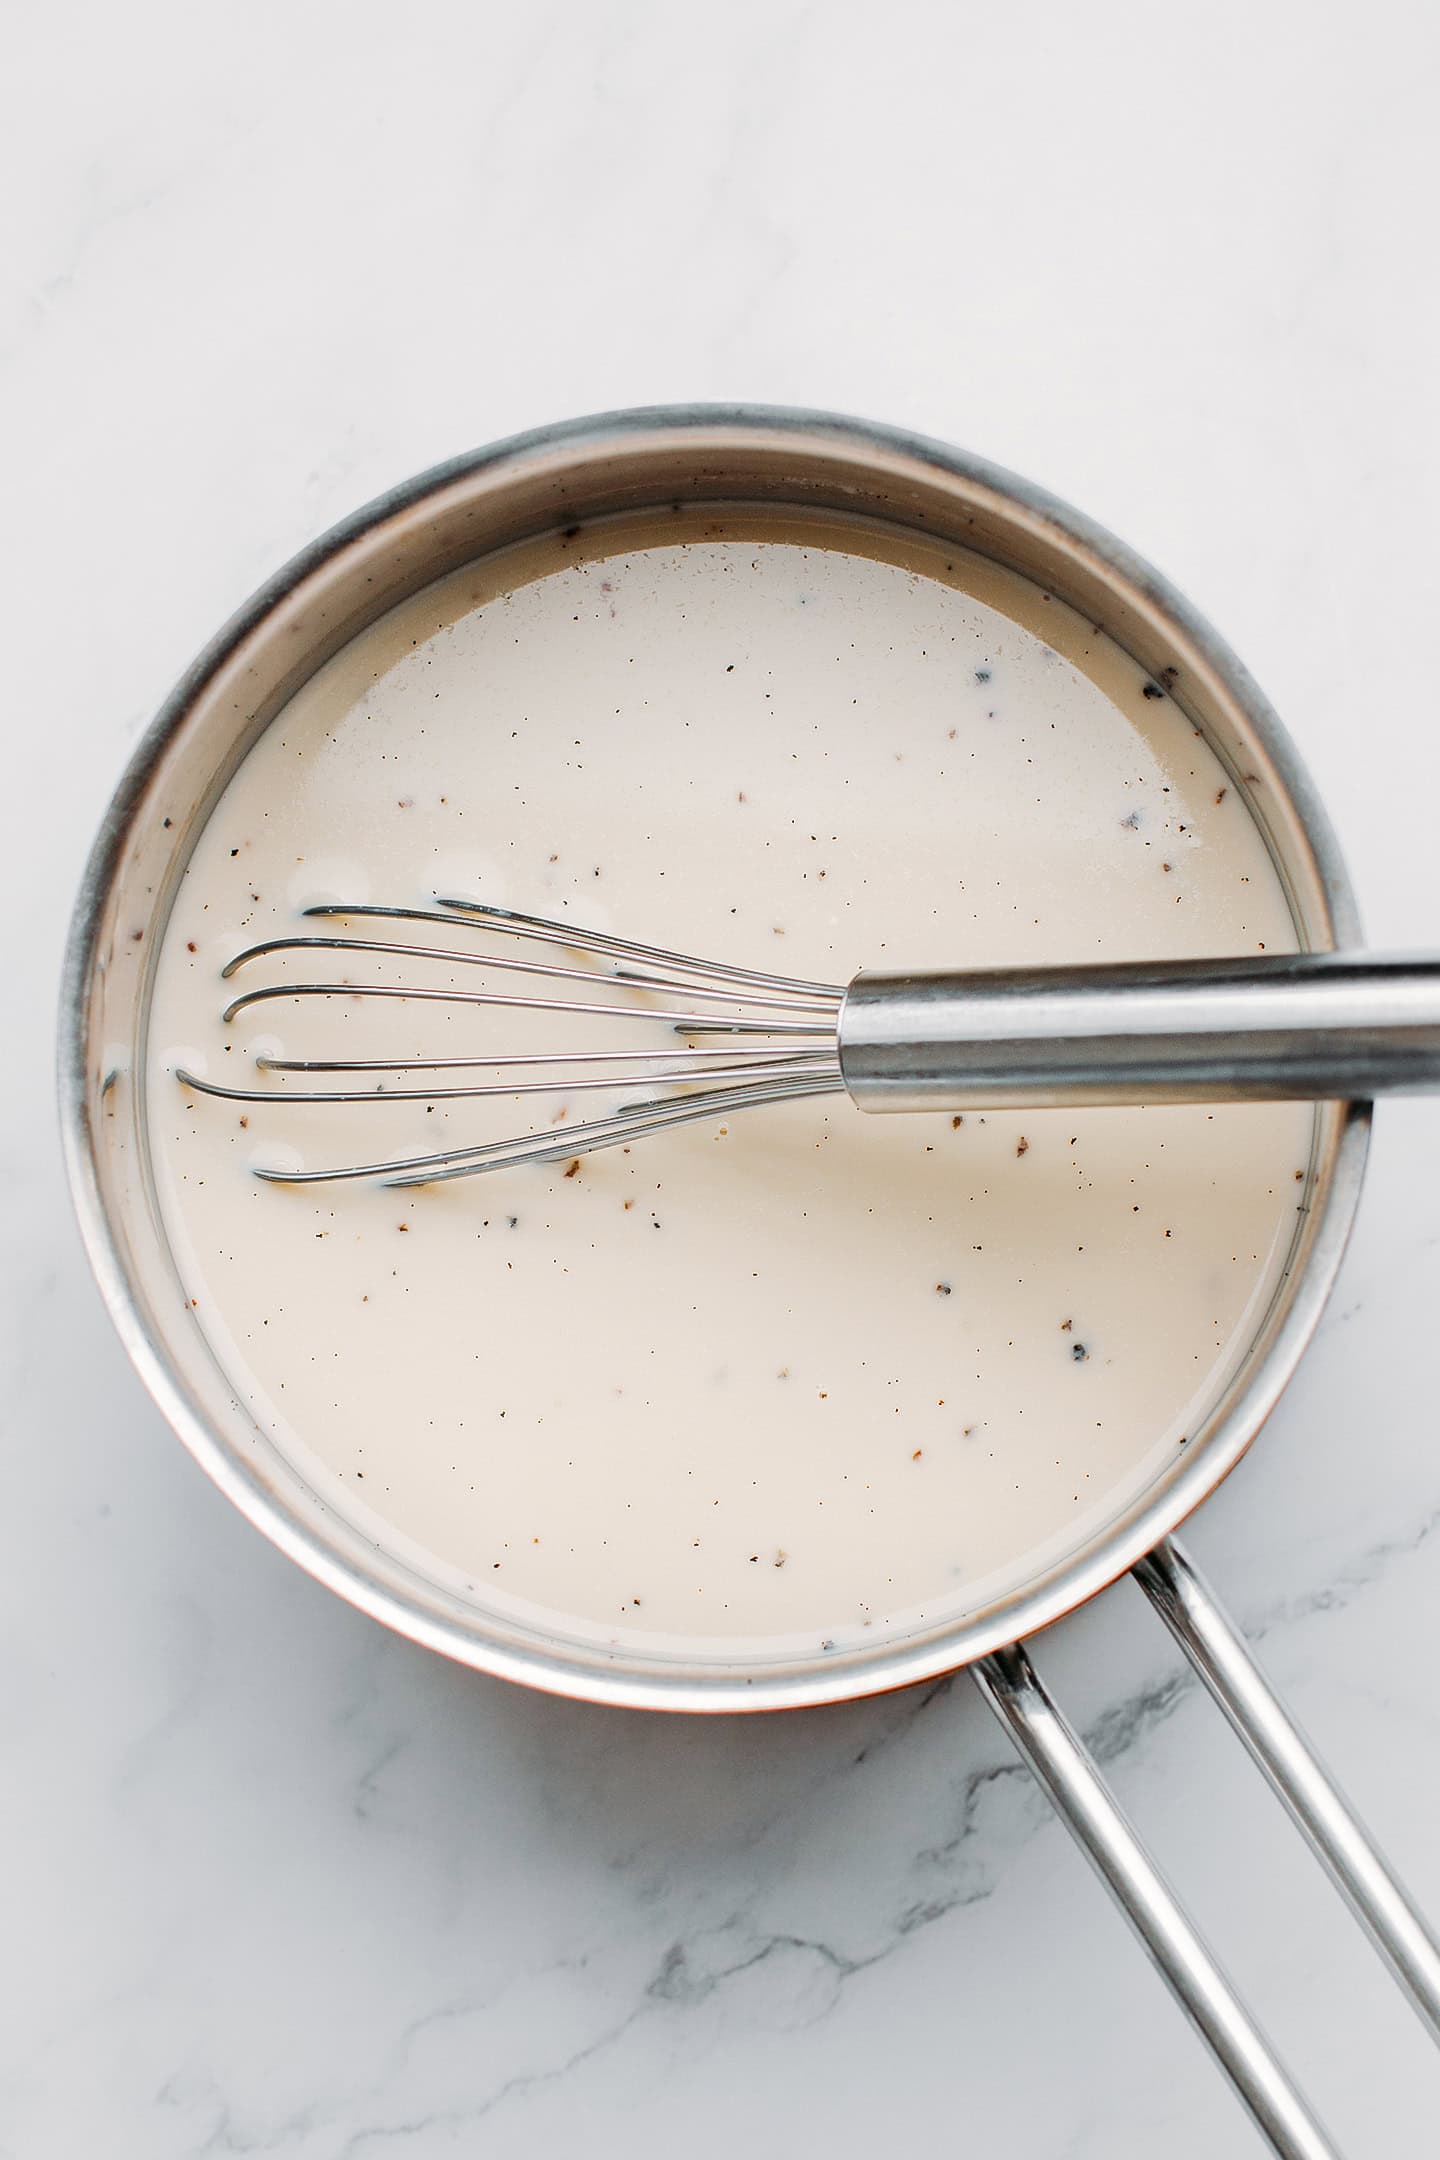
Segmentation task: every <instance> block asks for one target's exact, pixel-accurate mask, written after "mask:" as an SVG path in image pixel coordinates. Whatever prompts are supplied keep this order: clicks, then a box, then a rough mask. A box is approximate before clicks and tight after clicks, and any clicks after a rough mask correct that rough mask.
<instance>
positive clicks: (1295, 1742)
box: [971, 1539, 1440, 2160]
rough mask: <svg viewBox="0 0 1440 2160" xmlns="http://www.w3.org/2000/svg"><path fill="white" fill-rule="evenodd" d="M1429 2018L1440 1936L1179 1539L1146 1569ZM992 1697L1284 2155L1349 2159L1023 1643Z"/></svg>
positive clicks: (1002, 1663) (994, 1667) (1006, 1657)
mask: <svg viewBox="0 0 1440 2160" xmlns="http://www.w3.org/2000/svg"><path fill="white" fill-rule="evenodd" d="M1135 1574H1136V1578H1137V1580H1138V1581H1139V1583H1140V1586H1141V1588H1142V1589H1143V1590H1144V1591H1145V1594H1146V1596H1147V1597H1148V1598H1149V1599H1150V1600H1151V1602H1152V1604H1153V1605H1154V1606H1155V1607H1156V1609H1157V1611H1158V1612H1159V1613H1160V1614H1161V1616H1162V1618H1163V1619H1164V1620H1165V1622H1166V1624H1167V1626H1168V1627H1169V1628H1170V1630H1171V1632H1172V1634H1173V1635H1174V1636H1175V1639H1176V1641H1177V1642H1178V1643H1179V1644H1180V1646H1181V1648H1182V1649H1183V1650H1184V1652H1185V1654H1186V1656H1187V1657H1188V1658H1189V1659H1190V1662H1191V1663H1192V1665H1193V1666H1194V1667H1195V1670H1196V1671H1197V1672H1198V1673H1199V1675H1200V1677H1201V1679H1202V1680H1203V1681H1204V1682H1205V1685H1206V1686H1207V1688H1209V1690H1210V1692H1211V1694H1212V1695H1213V1696H1214V1697H1215V1700H1216V1701H1217V1702H1218V1703H1219V1705H1220V1707H1221V1708H1222V1709H1223V1710H1224V1712H1225V1714H1226V1716H1227V1717H1228V1718H1229V1720H1230V1722H1231V1724H1232V1725H1233V1726H1234V1727H1235V1730H1236V1731H1237V1732H1238V1733H1239V1734H1240V1736H1241V1738H1242V1739H1243V1740H1244V1742H1245V1744H1246V1746H1247V1747H1248V1748H1249V1750H1250V1752H1251V1754H1252V1755H1253V1756H1254V1757H1255V1760H1256V1761H1257V1762H1258V1763H1259V1764H1260V1766H1261V1768H1262V1769H1263V1770H1264V1772H1265V1774H1266V1776H1267V1777H1268V1778H1269V1780H1270V1782H1271V1784H1272V1785H1273V1786H1274V1788H1275V1790H1276V1792H1277V1793H1278V1794H1279V1795H1280V1797H1281V1799H1282V1800H1283V1801H1284V1802H1285V1805H1286V1806H1287V1808H1288V1809H1289V1810H1290V1813H1291V1815H1292V1816H1293V1817H1294V1819H1295V1821H1296V1822H1297V1823H1298V1824H1299V1826H1300V1829H1301V1830H1302V1832H1303V1833H1304V1835H1305V1837H1306V1840H1307V1842H1308V1843H1309V1844H1310V1845H1311V1847H1312V1848H1313V1850H1314V1851H1315V1852H1316V1854H1317V1855H1318V1857H1319V1858H1320V1859H1321V1860H1322V1861H1323V1863H1324V1865H1325V1866H1326V1868H1327V1869H1328V1870H1329V1872H1330V1874H1331V1876H1332V1877H1333V1879H1334V1880H1335V1882H1336V1883H1337V1884H1338V1885H1339V1887H1340V1889H1341V1890H1342V1891H1343V1892H1344V1894H1345V1896H1346V1897H1347V1899H1348V1900H1349V1902H1350V1904H1351V1906H1352V1907H1353V1908H1354V1910H1355V1912H1356V1914H1357V1916H1358V1917H1359V1919H1360V1920H1361V1922H1362V1923H1363V1925H1364V1926H1365V1928H1366V1929H1367V1931H1368V1932H1369V1934H1370V1936H1371V1937H1372V1939H1373V1941H1374V1942H1375V1944H1376V1946H1377V1947H1378V1949H1379V1950H1380V1951H1381V1954H1382V1955H1383V1956H1384V1957H1385V1959H1386V1961H1387V1962H1388V1964H1389V1965H1390V1968H1391V1970H1392V1971H1393V1972H1394V1974H1395V1976H1396V1978H1397V1979H1398V1980H1399V1981H1400V1982H1401V1984H1402V1986H1403V1987H1404V1988H1405V1989H1406V1991H1407V1993H1408V1994H1409V1996H1410V1998H1411V2001H1412V2003H1413V2004H1414V2006H1415V2008H1416V2010H1417V2011H1418V2012H1419V2014H1420V2016H1421V2017H1422V2018H1423V2019H1424V2021H1425V2023H1426V2025H1427V2026H1428V2027H1429V2028H1430V2030H1431V2031H1432V2032H1433V2033H1434V2034H1435V2035H1436V2036H1437V2037H1440V1946H1437V1943H1436V1940H1435V1937H1434V1936H1433V1935H1432V1934H1431V1932H1430V1930H1429V1929H1428V1928H1427V1926H1426V1924H1425V1922H1424V1920H1423V1919H1422V1918H1421V1917H1420V1915H1419V1913H1418V1912H1416V1910H1415V1908H1414V1906H1413V1905H1412V1904H1411V1902H1410V1900H1409V1899H1408V1898H1407V1896H1406V1894H1405V1892H1404V1890H1403V1889H1402V1888H1401V1886H1400V1884H1399V1882H1398V1881H1397V1879H1396V1877H1395V1875H1394V1874H1393V1873H1392V1871H1391V1869H1390V1868H1389V1866H1388V1865H1387V1863H1386V1861H1385V1860H1384V1858H1383V1857H1382V1855H1381V1854H1380V1852H1379V1851H1378V1849H1377V1847H1376V1846H1375V1844H1374V1842H1373V1840H1372V1839H1371V1838H1370V1836H1369V1834H1368V1833H1367V1832H1366V1830H1365V1829H1364V1827H1363V1825H1362V1824H1361V1823H1360V1821H1359V1819H1358V1818H1357V1817H1356V1815H1355V1814H1354V1812H1353V1810H1352V1809H1351V1808H1350V1807H1349V1805H1348V1804H1347V1802H1346V1801H1345V1800H1344V1799H1343V1798H1342V1796H1341V1794H1340V1793H1339V1791H1338V1790H1337V1788H1336V1787H1335V1785H1334V1784H1333V1782H1332V1781H1331V1779H1330V1778H1329V1776H1328V1775H1327V1773H1326V1771H1325V1770H1324V1769H1323V1767H1322V1766H1321V1764H1320V1761H1319V1759H1318V1758H1317V1756H1316V1755H1315V1753H1314V1750H1313V1749H1312V1748H1311V1747H1310V1745H1309V1743H1308V1742H1307V1741H1306V1739H1305V1738H1304V1736H1303V1734H1302V1733H1301V1732H1300V1730H1299V1728H1298V1727H1297V1726H1296V1724H1295V1723H1294V1721H1293V1719H1292V1718H1291V1717H1290V1716H1289V1714H1288V1713H1287V1712H1286V1710H1285V1709H1284V1708H1283V1706H1282V1705H1281V1703H1280V1701H1279V1698H1278V1697H1277V1696H1276V1695H1275V1693H1274V1691H1273V1689H1272V1688H1271V1687H1270V1686H1269V1684H1268V1682H1267V1681H1266V1680H1265V1678H1264V1676H1263V1675H1262V1673H1261V1672H1260V1669H1259V1667H1258V1666H1257V1665H1256V1663H1255V1660H1254V1659H1253V1657H1252V1656H1251V1654H1250V1651H1249V1649H1248V1648H1247V1646H1246V1644H1245V1641H1244V1638H1243V1637H1242V1636H1241V1635H1240V1633H1239V1631H1238V1630H1237V1629H1236V1628H1235V1627H1234V1626H1233V1625H1232V1624H1231V1622H1230V1621H1229V1620H1228V1619H1227V1618H1226V1616H1225V1614H1224V1612H1223V1611H1222V1609H1221V1607H1220V1605H1219V1604H1218V1603H1217V1601H1216V1599H1215V1597H1214V1594H1213V1592H1211V1591H1210V1590H1209V1588H1208V1587H1207V1586H1206V1584H1205V1583H1204V1582H1203V1580H1202V1579H1201V1577H1200V1576H1199V1574H1198V1573H1197V1571H1196V1570H1195V1568H1194V1567H1193V1566H1192V1565H1191V1563H1190V1561H1189V1560H1188V1559H1187V1558H1186V1557H1185V1555H1184V1554H1183V1553H1182V1552H1181V1551H1180V1549H1179V1547H1178V1546H1176V1545H1175V1544H1174V1543H1173V1541H1171V1540H1169V1539H1162V1541H1161V1542H1160V1544H1159V1545H1157V1546H1156V1548H1155V1550H1154V1551H1153V1552H1152V1553H1151V1554H1150V1556H1149V1558H1148V1559H1146V1560H1143V1561H1142V1562H1141V1563H1140V1564H1139V1566H1138V1567H1137V1568H1136V1570H1135ZM971 1670H972V1672H973V1674H974V1678H975V1684H976V1686H977V1687H978V1688H979V1690H980V1693H981V1695H982V1696H983V1697H984V1699H985V1701H986V1702H987V1703H988V1704H989V1705H990V1708H991V1709H992V1710H993V1711H994V1712H995V1715H996V1716H997V1717H998V1718H999V1720H1000V1722H1001V1723H1002V1724H1003V1725H1004V1726H1005V1728H1006V1730H1007V1731H1008V1732H1009V1734H1010V1736H1011V1738H1012V1739H1013V1740H1014V1742H1015V1744H1016V1746H1017V1748H1018V1749H1019V1751H1020V1753H1021V1755H1022V1756H1023V1758H1024V1760H1025V1761H1026V1763H1028V1765H1029V1767H1030V1769H1031V1770H1032V1771H1033V1772H1034V1774H1035V1776H1036V1778H1037V1779H1038V1780H1039V1782H1040V1784H1041V1785H1042V1786H1043V1787H1044V1789H1045V1791H1046V1793H1047V1794H1048V1795H1049V1798H1050V1800H1051V1803H1052V1805H1053V1806H1054V1808H1055V1810H1056V1813H1057V1814H1058V1815H1059V1816H1060V1819H1061V1821H1062V1822H1063V1823H1064V1824H1065V1826H1066V1828H1067V1829H1068V1830H1069V1832H1070V1834H1071V1835H1072V1837H1073V1838H1074V1839H1075V1841H1076V1843H1077V1844H1078V1845H1079V1846H1080V1848H1081V1850H1082V1852H1083V1853H1084V1854H1085V1856H1086V1858H1087V1859H1088V1860H1089V1861H1090V1863H1091V1865H1092V1866H1093V1867H1094V1869H1095V1871H1096V1873H1097V1874H1098V1875H1099V1877H1100V1879H1101V1881H1102V1882H1103V1883H1104V1884H1105V1886H1106V1888H1107V1889H1108V1890H1109V1892H1110V1894H1111V1896H1112V1897H1113V1898H1114V1899H1115V1901H1116V1903H1117V1904H1118V1905H1119V1906H1120V1908H1121V1910H1122V1911H1123V1912H1124V1914H1125V1916H1126V1918H1127V1919H1128V1920H1129V1922H1130V1925H1131V1926H1132V1927H1133V1929H1134V1930H1135V1933H1136V1934H1137V1935H1138V1936H1139V1938H1140V1941H1141V1942H1142V1944H1143V1945H1144V1947H1145V1949H1146V1950H1147V1951H1148V1953H1149V1955H1150V1957H1151V1958H1152V1959H1153V1961H1154V1963H1155V1964H1156V1966H1157V1967H1158V1968H1159V1971H1160V1973H1161V1975H1162V1977H1163V1978H1164V1980H1165V1981H1166V1983H1167V1985H1168V1986H1169V1988H1170V1990H1171V1992H1172V1994H1173V1995H1174V1996H1175V1998H1176V2000H1177V2001H1178V2003H1179V2004H1180V2007H1181V2009H1182V2010H1184V2012H1185V2014H1186V2016H1187V2017H1188V2018H1189V2019H1190V2021H1191V2023H1192V2024H1193V2025H1194V2027H1195V2029H1196V2030H1197V2032H1198V2033H1199V2034H1200V2036H1201V2038H1202V2039H1203V2040H1204V2041H1205V2043H1206V2045H1207V2046H1208V2047H1209V2048H1210V2050H1211V2052H1212V2054H1213V2055H1214V2056H1215V2058H1216V2060H1217V2062H1218V2063H1219V2065H1220V2067H1221V2069H1222V2070H1223V2071H1224V2072H1225V2074H1226V2076H1227V2077H1228V2078H1229V2079H1230V2082H1231V2084H1232V2085H1233V2086H1234V2087H1235V2090H1236V2092H1237V2093H1238V2095H1239V2097H1240V2099H1241V2100H1242V2101H1243V2102H1244V2104H1245V2106H1246V2107H1247V2108H1248V2110H1249V2112H1250V2115H1251V2117H1252V2119H1253V2121H1254V2122H1255V2124H1256V2127H1257V2128H1258V2129H1259V2131H1260V2132H1261V2134H1262V2136H1263V2137H1265V2138H1266V2139H1267V2140H1268V2141H1269V2144H1270V2146H1271V2149H1272V2150H1273V2151H1274V2152H1276V2153H1278V2154H1279V2155H1280V2156H1281V2160H1339V2156H1338V2152H1337V2148H1336V2147H1335V2145H1334V2144H1333V2143H1332V2142H1331V2140H1330V2139H1329V2138H1328V2137H1327V2135H1326V2133H1325V2131H1324V2130H1323V2129H1322V2128H1321V2126H1320V2124H1319V2122H1318V2120H1317V2119H1316V2117H1315V2115H1314V2114H1313V2113H1312V2112H1311V2110H1310V2108H1309V2106H1308V2105H1307V2103H1306V2102H1305V2100H1304V2099H1303V2098H1302V2096H1301V2094H1300V2092H1299V2091H1298V2089H1297V2088H1296V2086H1295V2085H1294V2084H1293V2082H1292V2081H1291V2079H1290V2077H1289V2075H1288V2074H1287V2072H1286V2071H1285V2070H1284V2068H1283V2067H1282V2066H1281V2064H1280V2062H1279V2060H1278V2059H1277V2057H1276V2055H1275V2053H1274V2050H1273V2049H1272V2048H1271V2046H1270V2044H1269V2042H1268V2041H1267V2040H1266V2038H1265V2036H1264V2034H1263V2033H1262V2032H1261V2031H1260V2028H1259V2027H1258V2026H1257V2025H1256V2023H1255V2021H1254V2019H1253V2018H1252V2017H1251V2016H1250V2014H1249V2012H1248V2011H1247V2010H1246V2009H1245V2007H1244V2005H1243V2004H1242V2003H1241V2001H1240V1999H1239V1997H1238V1996H1237V1995H1236V1993H1235V1990H1234V1988H1233V1987H1232V1985H1231V1983H1230V1981H1229V1980H1228V1979H1227V1977H1226V1975H1225V1973H1224V1971H1223V1969H1222V1968H1221V1966H1220V1965H1219V1964H1218V1962H1217V1961H1216V1959H1215V1957H1214V1955H1213V1953H1212V1952H1211V1950H1210V1949H1209V1947H1208V1946H1207V1944H1206V1943H1205V1941H1204V1939H1203V1938H1202V1937H1201V1935H1200V1934H1199V1932H1198V1931H1197V1929H1196V1928H1195V1926H1194V1924H1193V1922H1192V1921H1191V1920H1190V1918H1189V1917H1188V1915H1187V1914H1186V1912H1185V1911H1184V1909H1183V1907H1182V1906H1181V1905H1180V1903H1179V1901H1178V1899H1177V1898H1176V1896H1175V1893H1174V1891H1173V1890H1172V1889H1171V1888H1170V1885H1169V1884H1168V1883H1167V1881H1166V1880H1165V1877H1164V1876H1163V1875H1162V1874H1161V1872H1160V1870H1159V1869H1158V1868H1157V1867H1156V1865H1155V1863H1154V1861H1153V1860H1152V1859H1151V1858H1150V1856H1149V1854H1148V1853H1147V1852H1146V1850H1145V1848H1144V1846H1143V1845H1142V1844H1141V1842H1140V1840H1139V1838H1138V1837H1137V1836H1136V1834H1135V1831H1134V1830H1133V1829H1132V1827H1131V1825H1130V1823H1129V1821H1128V1819H1127V1818H1126V1816H1125V1814H1124V1813H1123V1811H1122V1810H1121V1808H1120V1807H1119V1805H1118V1803H1117V1802H1116V1800H1115V1798H1114V1796H1113V1795H1112V1794H1111V1792H1110V1791H1109V1789H1108V1788H1107V1786H1106V1784H1105V1782H1104V1780H1103V1778H1102V1777H1101V1775H1100V1772H1099V1770H1098V1769H1097V1768H1096V1765H1095V1763H1094V1761H1093V1759H1092V1758H1091V1756H1090V1755H1089V1753H1088V1752H1087V1750H1086V1749H1085V1747H1084V1745H1083V1743H1082V1742H1081V1741H1080V1740H1079V1739H1078V1737H1077V1736H1076V1734H1075V1732H1074V1731H1073V1729H1072V1728H1071V1727H1070V1725H1069V1724H1068V1723H1067V1722H1066V1720H1065V1718H1064V1717H1063V1716H1062V1715H1061V1713H1060V1711H1059V1710H1058V1709H1057V1708H1056V1706H1055V1704H1054V1702H1053V1701H1052V1700H1051V1698H1050V1696H1049V1695H1048V1694H1047V1692H1046V1690H1045V1688H1044V1687H1043V1685H1042V1684H1041V1681H1040V1679H1039V1677H1038V1675H1037V1674H1036V1672H1035V1669H1034V1667H1033V1666H1032V1665H1031V1663H1030V1659H1029V1656H1028V1654H1027V1653H1026V1650H1025V1648H1024V1645H1023V1644H1020V1643H1017V1644H1015V1645H1014V1646H1013V1647H1012V1648H1010V1649H1008V1650H1000V1651H996V1652H995V1653H994V1654H993V1655H991V1656H990V1657H987V1658H982V1659H981V1660H980V1661H979V1662H978V1663H977V1664H976V1665H974V1666H972V1668H971Z"/></svg>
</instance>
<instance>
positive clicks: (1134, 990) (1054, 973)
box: [840, 953, 1440, 1110]
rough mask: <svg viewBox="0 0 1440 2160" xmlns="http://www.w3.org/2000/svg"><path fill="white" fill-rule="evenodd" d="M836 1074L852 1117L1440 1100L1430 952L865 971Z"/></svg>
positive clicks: (844, 1010) (1438, 1008)
mask: <svg viewBox="0 0 1440 2160" xmlns="http://www.w3.org/2000/svg"><path fill="white" fill-rule="evenodd" d="M840 1072H841V1077H842V1078H843V1080H844V1083H845V1086H846V1088H847V1089H848V1090H849V1093H850V1095H851V1096H852V1097H853V1099H854V1101H855V1103H856V1104H857V1105H858V1107H859V1108H860V1109H862V1110H966V1109H970V1108H972V1107H973V1108H976V1109H1003V1108H1022V1107H1029V1106H1032V1105H1033V1106H1034V1107H1036V1108H1044V1107H1046V1106H1056V1107H1059V1106H1063V1105H1069V1104H1079V1103H1134V1102H1145V1103H1182V1102H1226V1101H1229V1102H1234V1101H1246V1100H1248V1101H1265V1100H1283V1101H1297V1100H1323V1099H1325V1098H1327V1097H1332V1096H1333V1097H1340V1098H1345V1099H1349V1100H1364V1099H1368V1098H1369V1097H1371V1096H1375V1095H1386V1094H1424V1093H1429V1092H1440V955H1434V954H1421V955H1397V956H1394V957H1391V956H1387V955H1377V954H1374V953H1294V954H1274V955H1268V954H1267V955H1265V956H1264V957H1260V956H1255V957H1251V958H1248V959H1243V960H1164V961H1153V962H1152V961H1138V962H1127V963H1125V964H1123V965H1112V966H1104V967H1045V968H1011V969H987V970H983V971H978V970H977V971H976V972H974V973H966V974H962V973H950V972H945V973H941V974H927V975H880V974H873V975H872V974H861V975H857V976H856V978H855V980H854V981H853V982H852V983H851V984H850V987H849V989H848V990H847V991H846V993H845V1000H844V1003H843V1005H842V1006H841V1010H840Z"/></svg>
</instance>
